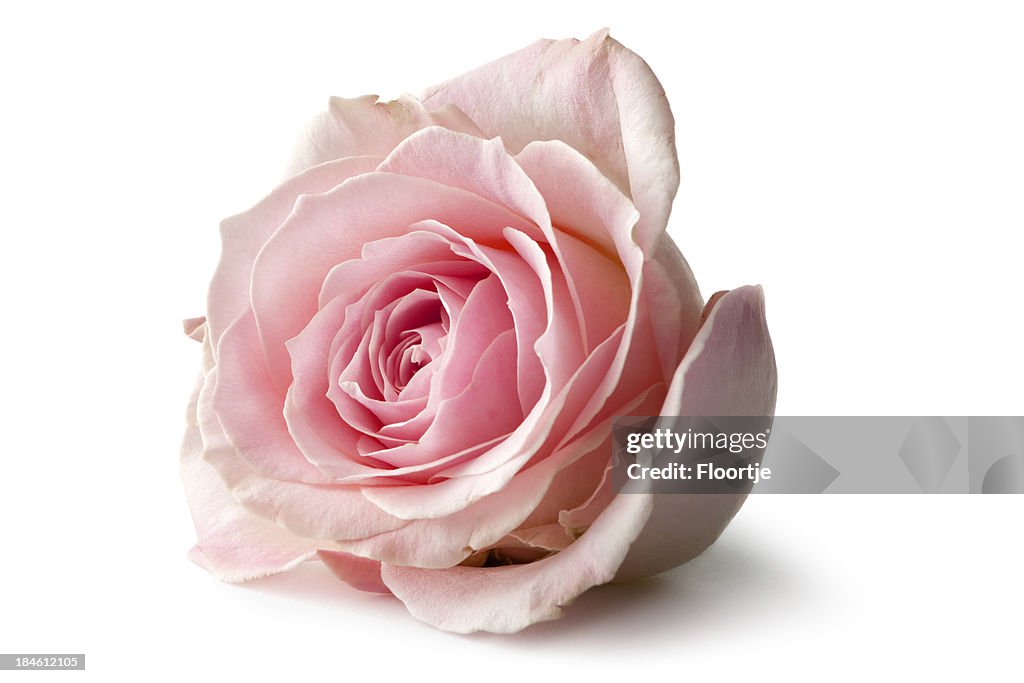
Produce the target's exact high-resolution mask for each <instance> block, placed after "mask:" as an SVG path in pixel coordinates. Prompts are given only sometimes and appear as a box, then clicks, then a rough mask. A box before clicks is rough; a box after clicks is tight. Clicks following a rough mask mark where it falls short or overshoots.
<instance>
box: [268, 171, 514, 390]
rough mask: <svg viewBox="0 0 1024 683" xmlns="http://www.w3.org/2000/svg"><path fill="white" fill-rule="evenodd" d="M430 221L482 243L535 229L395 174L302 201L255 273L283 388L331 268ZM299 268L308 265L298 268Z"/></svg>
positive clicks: (271, 364) (463, 195)
mask: <svg viewBox="0 0 1024 683" xmlns="http://www.w3.org/2000/svg"><path fill="white" fill-rule="evenodd" d="M382 207H387V208H386V210H382ZM427 219H434V220H437V221H440V222H442V223H444V224H446V225H450V226H452V228H453V229H455V230H457V231H458V232H460V233H462V234H466V235H467V236H469V237H470V238H473V239H482V240H483V241H487V240H488V236H490V235H497V236H499V237H500V235H501V230H502V228H503V227H506V226H509V227H520V226H521V227H523V228H524V229H526V228H527V227H528V226H527V222H526V221H525V220H524V219H523V218H522V217H520V216H517V215H516V214H514V213H512V212H510V211H509V210H508V209H506V208H504V207H501V206H498V205H497V204H494V203H493V202H490V201H488V200H486V199H484V198H482V197H480V196H477V195H473V194H471V193H469V192H466V191H465V190H460V189H457V188H453V187H446V186H444V185H440V184H438V183H436V182H433V181H430V180H426V179H423V178H412V177H408V176H399V175H393V174H389V173H366V174H363V175H360V176H357V177H354V178H350V179H349V180H348V181H346V182H344V183H342V184H341V185H339V186H338V187H336V188H334V189H333V190H330V191H329V192H326V193H323V194H316V195H305V196H303V197H302V198H300V199H299V200H298V201H297V202H296V205H295V209H294V211H293V212H292V213H291V215H290V216H289V217H288V219H287V220H286V221H285V222H284V224H282V225H281V227H280V228H279V229H278V230H277V231H276V232H275V233H274V234H273V236H272V237H271V238H270V239H269V240H268V241H267V243H266V245H264V247H263V249H262V250H261V251H260V253H259V255H258V256H257V258H256V262H255V264H254V265H253V271H252V307H253V310H254V311H255V314H256V322H257V326H258V328H259V332H260V337H261V340H262V343H263V349H264V355H265V356H266V364H267V368H268V370H269V372H270V376H271V378H272V380H273V382H274V385H275V386H276V387H277V388H278V390H279V391H281V392H282V393H283V392H284V391H285V390H286V389H287V387H288V384H290V382H291V367H290V366H291V361H290V358H289V356H288V352H287V350H286V348H285V342H286V341H287V340H289V339H291V338H292V337H294V336H296V335H297V334H298V333H299V332H301V331H302V329H303V328H304V327H305V326H306V324H307V323H308V322H309V320H310V319H311V318H312V317H313V315H315V314H316V311H317V302H318V299H319V294H320V289H321V286H322V285H323V283H324V278H325V277H326V276H327V274H328V272H329V271H330V270H331V268H333V267H334V266H335V265H337V264H339V263H343V262H344V261H349V260H352V259H355V258H358V257H359V255H360V252H361V249H362V245H363V244H366V243H367V242H372V241H376V240H379V239H382V238H388V237H396V236H398V235H401V234H404V233H405V232H407V230H408V227H409V226H410V225H412V224H414V223H418V222H419V221H422V220H427ZM297 263H301V264H302V267H301V268H296V264H297Z"/></svg>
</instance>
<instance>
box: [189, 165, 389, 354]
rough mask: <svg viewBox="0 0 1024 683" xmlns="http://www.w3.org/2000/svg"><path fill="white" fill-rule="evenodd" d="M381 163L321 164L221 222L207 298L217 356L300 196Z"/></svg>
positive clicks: (243, 309) (329, 185) (323, 188)
mask: <svg viewBox="0 0 1024 683" xmlns="http://www.w3.org/2000/svg"><path fill="white" fill-rule="evenodd" d="M380 161H381V157H375V156H363V157H350V158H348V159H339V160H337V161H332V162H329V163H326V164H322V165H320V166H315V167H313V168H310V169H308V170H307V171H305V172H303V173H302V174H300V175H298V176H296V177H294V178H291V179H290V180H287V181H285V182H284V183H283V184H282V185H280V186H279V187H278V188H277V189H276V190H274V191H273V192H271V193H270V194H269V195H268V196H267V197H266V198H265V199H263V200H262V201H260V202H259V203H258V204H256V206H254V207H252V208H251V209H249V210H248V211H246V212H245V213H241V214H238V215H237V216H232V217H231V218H227V219H225V220H224V221H222V222H221V224H220V235H221V256H220V262H219V263H218V264H217V270H216V272H214V274H213V280H212V281H211V282H210V293H209V296H208V298H207V310H208V317H209V319H210V323H209V325H210V327H209V331H210V343H211V344H212V345H213V351H214V357H216V356H217V345H218V343H219V342H220V338H221V335H223V334H224V330H226V329H227V328H228V325H230V324H231V323H233V322H234V321H235V320H236V319H237V318H238V317H239V316H241V315H242V314H243V313H244V312H245V311H246V309H247V308H248V307H249V282H250V278H251V275H252V265H253V262H254V261H255V260H256V254H257V253H259V250H260V249H261V248H262V247H263V245H264V244H265V243H266V241H267V240H268V239H270V236H271V235H272V234H274V231H275V230H277V229H278V228H279V227H280V226H281V223H283V222H284V220H285V219H286V218H287V217H288V214H289V213H291V211H292V208H294V206H295V200H296V199H297V198H298V197H299V195H301V194H317V193H320V192H326V191H327V190H329V189H331V188H332V187H335V186H337V185H339V184H341V183H342V182H343V181H344V180H346V179H347V178H351V177H352V176H354V175H359V174H360V173H366V172H368V171H372V170H373V169H374V167H376V166H377V165H378V164H379V163H380Z"/></svg>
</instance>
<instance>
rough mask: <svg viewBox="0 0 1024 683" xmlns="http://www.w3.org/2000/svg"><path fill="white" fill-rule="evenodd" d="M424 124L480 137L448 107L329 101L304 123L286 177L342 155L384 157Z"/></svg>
mask: <svg viewBox="0 0 1024 683" xmlns="http://www.w3.org/2000/svg"><path fill="white" fill-rule="evenodd" d="M427 126H444V127H446V128H451V129H452V130H458V131H461V132H464V133H468V134H470V135H480V130H479V129H478V128H477V127H476V126H475V125H474V124H473V122H472V121H470V119H469V118H468V117H467V116H466V115H465V114H464V113H462V112H461V111H459V109H458V108H457V107H455V106H454V105H442V106H440V107H438V108H435V109H434V110H433V111H427V110H426V109H425V108H424V107H423V105H422V104H421V103H420V102H419V101H418V100H417V99H416V98H414V97H410V96H408V95H403V96H401V97H399V98H398V99H397V100H392V101H390V102H382V101H380V99H379V98H378V97H377V96H376V95H364V96H363V97H356V98H353V99H345V98H341V97H332V98H331V99H330V101H329V102H328V104H327V111H325V112H323V113H321V114H319V115H317V116H316V117H315V118H313V120H312V121H310V122H309V125H308V126H307V127H306V130H305V132H304V133H303V135H302V137H301V138H300V139H299V141H298V143H297V144H296V146H295V150H294V152H293V155H292V157H293V158H292V163H291V166H290V167H289V170H288V175H294V174H296V173H299V172H301V171H304V170H305V169H307V168H310V167H311V166H316V165H317V164H321V163H323V162H325V161H332V160H334V159H341V158H343V157H350V156H357V155H360V156H361V155H367V154H373V155H380V156H386V155H387V154H388V153H389V152H390V151H391V150H393V149H394V148H395V147H396V146H397V145H398V143H400V142H401V141H402V140H404V139H405V138H407V137H409V136H410V135H412V134H413V133H414V132H416V131H417V130H419V129H421V128H426V127H427Z"/></svg>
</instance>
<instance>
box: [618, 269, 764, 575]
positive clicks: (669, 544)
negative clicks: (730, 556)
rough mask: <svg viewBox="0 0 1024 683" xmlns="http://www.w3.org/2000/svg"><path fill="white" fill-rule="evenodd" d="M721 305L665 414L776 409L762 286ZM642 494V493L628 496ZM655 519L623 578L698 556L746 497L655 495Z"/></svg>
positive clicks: (731, 295)
mask: <svg viewBox="0 0 1024 683" xmlns="http://www.w3.org/2000/svg"><path fill="white" fill-rule="evenodd" d="M710 305H712V306H713V308H712V309H711V312H710V314H709V315H708V317H707V318H706V319H705V321H704V324H703V326H702V327H701V329H700V331H699V332H698V333H697V336H696V338H695V339H694V340H693V344H692V345H691V347H690V350H689V351H687V353H686V357H685V358H684V359H683V362H682V363H680V364H679V369H678V370H677V371H676V374H675V377H674V378H673V380H672V386H671V387H670V388H669V393H668V398H667V399H666V400H665V405H664V406H663V407H662V410H661V413H660V414H661V415H694V416H701V415H703V416H711V417H713V416H717V415H722V416H725V415H741V416H742V415H750V416H762V415H764V416H767V415H772V414H774V412H775V393H776V388H777V386H778V381H777V376H776V370H775V353H774V351H773V349H772V342H771V338H770V337H769V335H768V326H767V323H766V322H765V314H764V292H763V290H762V289H761V288H760V287H740V288H738V289H734V290H732V291H730V292H728V293H726V294H724V295H723V296H721V297H712V302H711V304H710ZM622 495H637V494H622ZM652 497H653V499H654V510H653V514H652V515H651V519H650V521H649V522H648V525H647V526H646V527H645V528H644V530H643V533H642V534H641V535H640V537H639V538H637V540H636V542H635V543H634V544H633V547H632V548H631V549H630V552H629V556H628V558H627V559H626V561H625V562H624V563H623V565H622V567H621V568H620V569H619V573H618V575H617V578H619V579H629V578H636V577H642V576H650V575H653V574H657V573H659V572H662V571H665V570H666V569H671V568H672V567H676V566H678V565H680V564H683V563H684V562H687V561H689V560H690V559H692V558H694V557H696V556H697V555H699V554H700V553H702V552H703V551H704V549H705V548H707V547H708V546H709V545H711V544H712V543H713V542H714V541H715V539H717V538H718V537H719V535H721V533H722V531H724V530H725V527H726V525H727V524H728V523H729V520H731V519H732V518H733V516H734V515H735V514H736V512H737V511H738V510H739V508H740V506H741V505H743V501H744V500H745V498H746V496H745V495H740V494H661V495H653V496H652Z"/></svg>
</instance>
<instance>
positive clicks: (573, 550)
mask: <svg viewBox="0 0 1024 683" xmlns="http://www.w3.org/2000/svg"><path fill="white" fill-rule="evenodd" d="M650 511H651V500H650V497H649V496H644V495H622V496H619V497H618V498H617V499H616V500H615V501H614V502H613V503H612V504H611V505H610V506H609V507H608V508H607V509H606V510H605V512H604V514H603V515H601V517H600V518H599V519H598V520H597V521H596V522H595V523H594V525H593V526H592V527H591V528H590V529H589V530H588V531H587V533H585V534H584V535H583V536H582V537H581V538H580V539H579V540H577V541H576V542H575V543H573V544H572V545H570V546H569V547H568V548H566V549H565V550H563V551H561V552H559V553H557V554H555V555H551V556H549V557H546V558H544V559H542V560H538V561H536V562H531V563H529V564H520V565H509V566H506V567H481V568H476V567H451V568H448V569H419V568H415V567H401V566H396V565H388V564H385V565H383V566H382V568H381V578H382V579H383V581H384V584H385V585H386V586H387V587H388V588H390V589H391V592H392V593H394V594H395V595H396V596H397V597H398V598H399V599H400V600H401V601H402V602H403V603H405V606H406V607H407V608H408V609H409V612H410V613H411V614H412V615H413V616H414V617H416V618H417V619H419V620H421V621H424V622H426V623H428V624H430V625H431V626H434V627H436V628H440V629H443V630H445V631H453V632H455V633H472V632H474V631H491V632H493V633H515V632H516V631H520V630H522V629H524V628H526V627H527V626H529V625H530V624H534V623H536V622H539V621H547V620H549V619H556V618H558V617H560V616H562V609H561V608H562V607H563V606H565V605H568V604H569V603H571V602H572V601H573V600H575V599H576V597H577V596H578V595H579V594H580V593H582V592H583V591H585V590H587V589H588V588H590V587H592V586H596V585H599V584H602V583H607V582H608V581H610V580H611V579H612V578H613V577H614V576H615V571H616V569H618V567H619V565H620V564H621V563H622V560H623V558H624V557H625V556H626V552H627V551H628V550H629V544H630V542H631V541H632V540H633V539H634V538H636V536H637V534H639V533H640V531H641V529H642V528H643V525H644V522H645V521H646V520H647V517H648V515H649V514H650Z"/></svg>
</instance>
